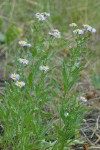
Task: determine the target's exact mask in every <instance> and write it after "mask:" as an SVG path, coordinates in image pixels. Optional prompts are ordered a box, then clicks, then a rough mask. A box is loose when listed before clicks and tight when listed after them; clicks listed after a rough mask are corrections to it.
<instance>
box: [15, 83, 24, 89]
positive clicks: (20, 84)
mask: <svg viewBox="0 0 100 150" xmlns="http://www.w3.org/2000/svg"><path fill="white" fill-rule="evenodd" d="M16 85H17V86H18V87H20V88H22V87H24V86H25V82H23V81H17V82H16Z"/></svg>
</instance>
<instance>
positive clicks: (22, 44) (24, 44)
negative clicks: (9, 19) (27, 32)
mask: <svg viewBox="0 0 100 150" xmlns="http://www.w3.org/2000/svg"><path fill="white" fill-rule="evenodd" d="M18 43H19V45H21V46H23V47H24V46H27V47H31V46H32V45H31V44H29V43H27V42H26V41H19V42H18Z"/></svg>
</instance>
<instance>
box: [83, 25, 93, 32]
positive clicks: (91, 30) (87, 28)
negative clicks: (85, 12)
mask: <svg viewBox="0 0 100 150" xmlns="http://www.w3.org/2000/svg"><path fill="white" fill-rule="evenodd" d="M83 27H84V29H85V30H87V31H89V32H91V33H95V32H96V29H95V28H92V27H91V26H89V25H87V24H83Z"/></svg>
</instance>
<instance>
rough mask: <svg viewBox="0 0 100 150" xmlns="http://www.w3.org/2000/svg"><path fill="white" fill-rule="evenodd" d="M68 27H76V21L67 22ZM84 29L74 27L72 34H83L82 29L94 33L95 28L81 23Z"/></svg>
mask: <svg viewBox="0 0 100 150" xmlns="http://www.w3.org/2000/svg"><path fill="white" fill-rule="evenodd" d="M69 26H70V27H77V26H78V25H77V24H76V23H71V24H69ZM83 27H84V29H76V30H74V31H73V33H74V34H78V35H83V34H84V31H85V30H87V31H89V32H91V33H95V32H96V29H95V28H92V27H91V26H89V25H87V24H83Z"/></svg>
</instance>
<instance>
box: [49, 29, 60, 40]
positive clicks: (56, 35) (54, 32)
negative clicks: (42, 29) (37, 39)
mask: <svg viewBox="0 0 100 150" xmlns="http://www.w3.org/2000/svg"><path fill="white" fill-rule="evenodd" d="M49 34H50V35H52V36H54V37H55V38H58V39H59V38H61V32H59V30H57V29H53V30H52V31H51V32H49Z"/></svg>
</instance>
